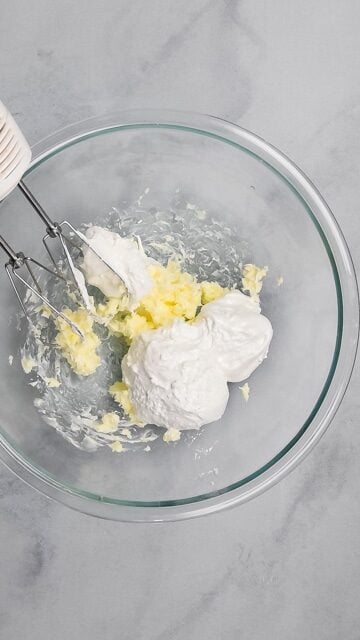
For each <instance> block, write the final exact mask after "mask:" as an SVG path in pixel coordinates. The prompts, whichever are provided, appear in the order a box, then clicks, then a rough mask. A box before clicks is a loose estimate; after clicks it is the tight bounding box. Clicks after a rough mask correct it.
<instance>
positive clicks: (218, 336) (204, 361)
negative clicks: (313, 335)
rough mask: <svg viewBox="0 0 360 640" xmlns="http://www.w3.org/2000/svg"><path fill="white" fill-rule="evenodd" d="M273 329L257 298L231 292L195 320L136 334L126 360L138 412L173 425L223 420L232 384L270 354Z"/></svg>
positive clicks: (182, 427)
mask: <svg viewBox="0 0 360 640" xmlns="http://www.w3.org/2000/svg"><path fill="white" fill-rule="evenodd" d="M271 337H272V328H271V324H270V322H269V320H268V319H267V318H265V316H262V315H261V313H260V306H259V304H258V302H257V301H255V300H252V299H251V298H249V297H248V296H245V295H244V294H243V293H241V292H240V291H231V292H230V293H227V294H226V295H224V296H223V297H222V298H219V299H218V300H216V301H214V302H209V303H208V304H206V305H204V306H203V307H202V310H201V312H200V314H199V316H198V318H197V320H196V322H194V323H185V322H184V321H180V320H176V321H175V322H173V323H172V324H171V325H170V326H169V327H166V328H164V327H162V328H160V329H157V330H155V331H145V332H144V333H142V334H140V335H139V336H137V338H135V340H134V341H133V342H132V344H131V346H130V349H129V351H128V353H127V355H126V356H125V358H124V360H123V362H122V371H123V379H124V381H125V383H126V385H127V386H128V389H129V397H130V400H131V402H132V404H133V406H134V408H135V410H136V413H137V415H138V416H139V417H140V419H141V420H142V421H144V422H145V423H150V424H156V425H158V426H160V427H166V428H168V429H171V428H174V429H179V430H185V429H198V428H200V427H201V426H202V425H204V424H207V423H209V422H214V421H215V420H218V419H219V418H220V417H221V416H222V415H223V413H224V411H225V408H226V404H227V401H228V388H227V382H241V381H242V380H244V379H246V378H248V377H249V375H250V374H251V373H252V372H253V371H254V369H256V367H257V366H258V365H259V364H260V363H261V362H262V361H263V359H264V358H266V355H267V352H268V348H269V344H270V340H271Z"/></svg>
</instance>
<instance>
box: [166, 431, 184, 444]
mask: <svg viewBox="0 0 360 640" xmlns="http://www.w3.org/2000/svg"><path fill="white" fill-rule="evenodd" d="M180 437H181V431H179V429H173V428H171V429H167V430H166V431H165V433H164V435H163V440H164V442H177V440H180Z"/></svg>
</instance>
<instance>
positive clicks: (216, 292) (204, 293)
mask: <svg viewBox="0 0 360 640" xmlns="http://www.w3.org/2000/svg"><path fill="white" fill-rule="evenodd" d="M200 287H201V304H207V303H208V302H213V301H214V300H217V299H218V298H222V296H224V295H225V293H229V289H227V288H226V287H222V286H221V285H220V284H218V283H217V282H206V281H205V282H200Z"/></svg>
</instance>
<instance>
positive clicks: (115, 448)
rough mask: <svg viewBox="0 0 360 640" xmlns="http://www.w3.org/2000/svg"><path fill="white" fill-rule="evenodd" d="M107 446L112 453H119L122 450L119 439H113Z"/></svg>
mask: <svg viewBox="0 0 360 640" xmlns="http://www.w3.org/2000/svg"><path fill="white" fill-rule="evenodd" d="M109 447H110V449H111V450H112V451H114V453H121V451H123V450H124V447H123V446H122V444H121V442H119V440H115V442H112V443H111V444H109Z"/></svg>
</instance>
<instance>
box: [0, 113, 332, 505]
mask: <svg viewBox="0 0 360 640" xmlns="http://www.w3.org/2000/svg"><path fill="white" fill-rule="evenodd" d="M26 182H27V184H28V186H29V187H30V188H31V190H32V191H33V193H34V194H35V195H36V197H37V198H38V199H39V201H40V202H41V203H42V205H43V206H44V208H45V209H46V210H47V211H48V212H49V213H50V215H51V216H52V217H53V218H54V219H57V220H62V219H64V218H67V219H69V220H70V221H71V222H72V223H73V224H74V225H75V226H78V225H80V224H82V223H86V222H94V223H96V222H97V221H99V220H101V219H102V218H103V217H104V215H106V213H107V212H108V211H109V210H110V209H111V208H112V207H117V208H118V209H119V210H120V212H121V211H122V210H123V209H124V208H126V206H128V204H129V203H132V202H134V201H136V200H137V199H138V198H139V196H140V195H141V194H142V193H143V192H144V189H145V188H147V187H148V188H149V192H148V193H147V195H146V196H145V197H144V199H143V201H142V206H143V207H144V208H145V209H146V210H147V211H148V214H149V215H153V212H155V210H162V209H163V210H169V208H170V207H171V206H173V204H172V203H173V202H174V194H176V193H177V194H181V197H182V198H183V200H184V201H187V202H189V203H195V204H196V205H197V207H198V208H200V209H203V210H206V211H207V213H208V216H210V217H213V218H214V219H215V220H217V221H219V222H220V223H221V224H223V225H224V226H228V227H230V228H231V229H232V230H233V231H234V232H235V234H236V236H237V237H238V239H239V243H240V244H241V246H242V253H243V260H244V262H255V263H256V264H259V265H268V267H269V274H268V277H267V278H266V280H265V283H264V287H263V292H262V297H261V301H262V309H263V313H264V314H265V315H267V316H268V317H269V319H270V320H271V322H272V324H273V328H274V338H273V341H272V344H271V347H270V352H269V356H268V358H267V360H266V361H265V362H264V363H263V364H262V366H261V367H260V368H259V369H258V370H257V371H256V372H255V373H254V374H253V376H252V377H251V379H250V381H249V384H250V399H249V401H248V402H247V403H245V402H244V399H243V397H242V394H241V392H240V390H239V385H237V384H233V385H230V387H231V389H230V401H229V405H228V408H227V410H226V412H225V415H224V417H223V418H222V419H221V420H220V421H219V422H217V423H214V424H211V425H209V426H207V427H206V428H203V429H202V430H201V432H200V433H199V434H198V435H197V437H195V438H194V437H192V436H191V435H185V436H184V437H183V438H182V439H181V441H180V442H179V443H177V444H176V445H168V446H165V445H164V443H162V442H161V441H160V439H159V440H158V441H156V442H155V443H153V445H152V447H151V451H150V452H145V451H144V450H138V451H136V452H128V453H125V454H120V455H119V454H114V453H112V452H111V451H110V449H108V448H107V447H104V448H103V449H101V450H99V451H97V452H96V453H91V452H85V451H81V450H78V449H76V448H75V447H73V446H72V445H71V444H70V443H69V442H67V441H66V440H65V439H64V438H63V437H62V436H61V434H59V433H57V431H56V429H54V428H52V427H51V426H49V425H48V424H45V423H44V422H43V420H42V418H41V416H40V415H39V413H38V410H37V409H36V408H35V406H34V399H35V398H36V397H37V396H38V395H39V394H38V392H37V391H36V389H34V388H33V387H31V386H29V384H28V383H29V378H28V377H27V376H26V375H25V374H24V372H23V371H22V368H21V366H20V357H19V350H20V347H21V345H22V343H23V340H24V335H23V331H24V324H23V323H22V325H21V326H22V331H18V330H17V328H16V324H17V323H16V320H15V318H16V315H17V314H18V307H17V303H16V300H15V297H14V295H13V293H12V291H11V289H10V286H9V285H8V282H7V280H6V276H5V274H4V275H1V286H0V304H1V309H2V314H1V316H0V330H1V341H0V374H1V375H0V395H1V398H2V403H1V407H0V427H1V433H2V436H3V438H4V440H5V441H6V442H7V443H9V446H10V447H12V448H13V449H14V451H15V452H17V454H19V455H20V456H21V457H23V458H24V459H25V460H27V461H28V463H29V464H30V465H32V467H33V468H34V469H40V470H41V472H42V473H44V474H46V475H48V476H49V477H51V478H52V479H53V481H55V482H56V483H58V484H59V485H60V486H63V487H65V489H68V488H70V489H71V490H73V491H76V492H80V493H81V492H84V493H86V494H92V496H93V497H94V499H99V498H100V499H105V500H108V501H114V502H119V501H120V502H121V501H125V502H130V503H137V504H140V503H152V504H153V505H158V504H160V503H164V502H166V501H171V502H172V503H174V504H176V503H177V502H183V501H185V502H186V501H192V500H194V499H196V500H200V499H205V498H206V497H209V496H210V495H214V494H216V493H226V492H227V491H230V490H231V489H233V488H234V487H236V486H239V485H241V484H244V483H246V482H247V481H249V479H250V478H253V477H256V476H259V475H261V474H262V473H263V471H264V469H265V468H266V467H268V466H271V464H272V463H273V462H274V460H275V459H276V458H277V457H281V455H282V454H283V453H284V451H285V450H286V449H289V448H291V447H292V446H293V444H294V441H295V440H296V439H298V438H299V437H300V436H301V434H302V433H304V431H306V429H307V427H308V426H309V424H310V423H311V420H312V418H313V417H314V415H315V414H316V412H317V410H318V409H319V407H320V405H321V402H322V400H323V398H324V396H325V394H326V392H327V389H328V386H329V383H330V381H331V376H332V373H333V370H334V367H335V365H336V360H337V357H338V350H339V335H340V333H341V322H342V312H341V305H340V306H339V295H340V289H339V283H338V279H337V278H338V276H337V273H336V269H335V270H334V264H333V262H332V259H331V252H330V249H329V247H328V246H327V245H326V242H324V238H323V237H322V236H321V233H320V232H319V228H318V226H317V224H316V223H315V221H314V219H313V217H312V214H311V212H310V210H309V209H308V208H307V206H306V205H305V203H304V201H303V200H302V198H301V197H300V196H299V194H298V193H297V192H296V190H294V189H293V188H291V187H290V185H289V184H288V182H287V181H286V180H285V179H284V178H283V177H281V175H280V174H279V173H278V172H277V171H276V170H275V169H273V168H271V167H270V166H269V165H268V164H267V163H265V162H263V161H262V160H261V159H259V158H258V157H256V155H254V154H252V153H250V152H249V151H248V150H246V149H245V148H244V147H241V146H240V145H234V144H231V143H230V142H227V141H226V140H224V139H220V138H218V137H216V136H213V135H211V134H206V132H203V131H199V130H189V129H187V128H185V127H170V126H166V125H164V126H158V125H157V126H154V125H153V126H151V125H134V126H130V127H120V128H117V129H112V130H110V131H109V130H106V131H101V130H99V131H97V132H93V133H91V134H89V135H88V136H85V137H82V138H80V139H78V140H77V141H76V142H74V143H71V144H68V145H65V146H64V147H63V148H61V149H58V150H57V151H55V152H53V153H52V154H48V155H47V156H46V157H45V158H42V160H41V161H39V162H35V163H34V165H33V167H32V169H31V170H30V172H29V173H28V175H27V176H26ZM193 215H194V212H193V211H192V210H191V209H189V210H188V221H189V224H191V216H193ZM1 224H2V233H3V235H4V236H5V237H6V238H7V239H8V240H9V242H13V244H14V245H16V246H17V247H19V248H21V249H23V250H24V251H26V252H27V253H28V254H30V255H33V256H35V257H40V256H41V257H42V258H43V257H44V254H43V250H42V247H41V237H42V235H43V227H42V225H41V222H40V221H39V220H38V219H37V218H36V216H35V214H34V213H33V211H32V210H31V208H29V206H28V204H27V203H26V202H25V201H24V200H23V199H22V196H21V194H20V193H17V192H14V193H13V194H12V195H11V197H9V198H8V199H7V200H6V201H5V202H4V203H3V204H2V205H1ZM142 240H143V243H144V246H145V248H146V237H144V238H142ZM227 250H228V247H227V246H226V242H224V243H223V244H222V251H223V255H224V258H225V256H226V253H227ZM279 278H282V279H283V284H282V285H280V286H279V282H280V281H279ZM340 297H341V296H340ZM339 332H340V333H339ZM10 354H11V355H13V356H14V361H13V364H12V366H10V365H9V361H8V356H9V355H10ZM90 402H93V400H91V401H90ZM95 402H96V399H95Z"/></svg>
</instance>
